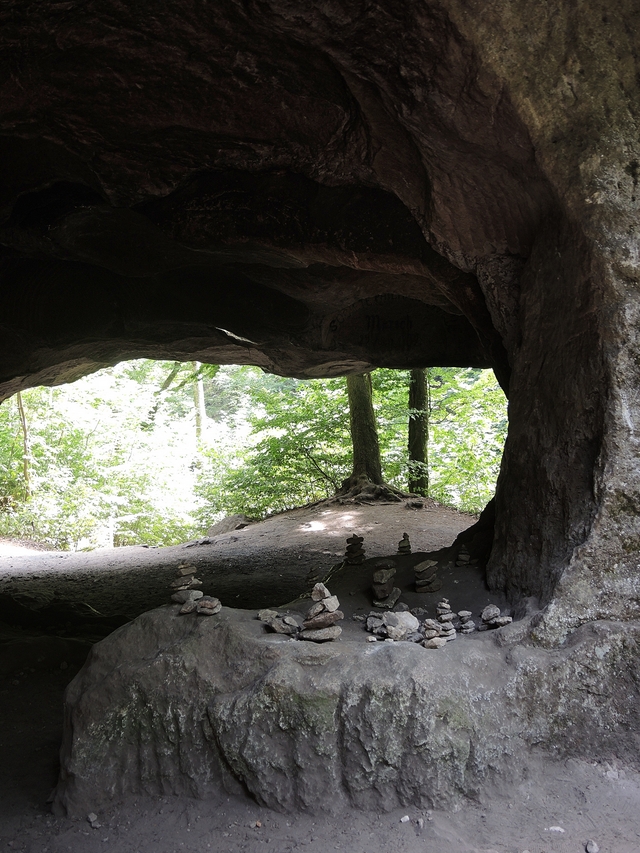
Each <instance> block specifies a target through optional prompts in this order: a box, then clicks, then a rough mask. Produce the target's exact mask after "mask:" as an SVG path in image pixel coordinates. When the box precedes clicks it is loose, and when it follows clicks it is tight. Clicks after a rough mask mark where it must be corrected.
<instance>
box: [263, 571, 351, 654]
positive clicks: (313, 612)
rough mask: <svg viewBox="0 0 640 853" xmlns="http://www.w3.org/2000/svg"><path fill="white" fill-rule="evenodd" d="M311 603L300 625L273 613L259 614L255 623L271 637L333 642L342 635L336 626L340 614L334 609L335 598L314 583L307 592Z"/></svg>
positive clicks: (291, 619) (321, 584)
mask: <svg viewBox="0 0 640 853" xmlns="http://www.w3.org/2000/svg"><path fill="white" fill-rule="evenodd" d="M311 599H312V600H313V602H314V603H313V604H312V605H311V607H310V608H309V610H308V612H307V615H306V616H305V618H304V622H303V623H302V625H300V624H299V622H298V621H297V620H296V619H294V617H293V616H289V615H288V614H282V613H278V611H277V610H268V609H264V610H260V611H258V619H260V621H261V622H264V624H265V625H266V626H267V628H270V629H271V630H272V631H275V633H277V634H286V635H288V636H290V637H291V638H292V639H297V640H310V641H311V642H314V643H326V642H327V640H337V639H338V637H339V636H340V634H342V628H341V627H340V626H339V625H337V624H336V623H337V622H340V621H341V620H342V619H344V613H343V612H342V611H341V610H339V609H338V608H339V607H340V602H339V601H338V596H337V595H331V593H330V592H329V590H328V589H327V587H326V586H325V585H324V584H323V583H317V584H316V585H315V586H314V588H313V590H312V592H311Z"/></svg>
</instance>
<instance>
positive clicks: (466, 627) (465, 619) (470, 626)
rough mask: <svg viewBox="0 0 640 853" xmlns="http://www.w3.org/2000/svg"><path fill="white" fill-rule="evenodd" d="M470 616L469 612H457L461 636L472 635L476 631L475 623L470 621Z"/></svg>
mask: <svg viewBox="0 0 640 853" xmlns="http://www.w3.org/2000/svg"><path fill="white" fill-rule="evenodd" d="M472 615H473V614H472V613H471V611H470V610H458V616H459V617H460V633H461V634H473V632H474V631H475V630H476V623H475V622H474V621H473V620H472V618H471V617H472Z"/></svg>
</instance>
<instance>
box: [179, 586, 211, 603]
mask: <svg viewBox="0 0 640 853" xmlns="http://www.w3.org/2000/svg"><path fill="white" fill-rule="evenodd" d="M203 595H204V593H203V592H202V590H201V589H183V590H181V591H180V592H174V593H173V595H172V596H171V601H177V603H178V604H184V603H185V602H186V601H195V600H196V599H197V598H202V596H203Z"/></svg>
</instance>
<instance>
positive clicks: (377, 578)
mask: <svg viewBox="0 0 640 853" xmlns="http://www.w3.org/2000/svg"><path fill="white" fill-rule="evenodd" d="M395 574H396V570H395V567H394V568H391V569H377V570H376V571H375V572H374V573H373V582H374V583H377V584H386V583H387V582H388V581H392V580H393V578H394V576H395Z"/></svg>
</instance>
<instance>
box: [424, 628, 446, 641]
mask: <svg viewBox="0 0 640 853" xmlns="http://www.w3.org/2000/svg"><path fill="white" fill-rule="evenodd" d="M441 633H442V632H441V631H436V630H435V629H434V628H425V630H424V638H425V640H433V639H434V637H439V636H440V634H441Z"/></svg>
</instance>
